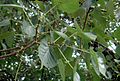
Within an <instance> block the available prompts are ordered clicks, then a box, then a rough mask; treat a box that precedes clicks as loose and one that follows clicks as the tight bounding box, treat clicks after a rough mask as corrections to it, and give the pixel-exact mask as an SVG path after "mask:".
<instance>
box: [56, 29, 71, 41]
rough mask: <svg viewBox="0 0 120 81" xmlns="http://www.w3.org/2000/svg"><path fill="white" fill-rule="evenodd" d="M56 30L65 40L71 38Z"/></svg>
mask: <svg viewBox="0 0 120 81" xmlns="http://www.w3.org/2000/svg"><path fill="white" fill-rule="evenodd" d="M55 32H56V33H57V34H58V35H59V36H61V37H62V38H64V39H65V40H69V37H68V36H67V35H66V34H65V33H63V32H59V31H55Z"/></svg>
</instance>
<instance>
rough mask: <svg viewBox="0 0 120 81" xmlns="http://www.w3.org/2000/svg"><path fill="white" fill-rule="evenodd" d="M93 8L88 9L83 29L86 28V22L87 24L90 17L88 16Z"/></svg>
mask: <svg viewBox="0 0 120 81" xmlns="http://www.w3.org/2000/svg"><path fill="white" fill-rule="evenodd" d="M90 10H91V8H89V9H88V11H87V13H86V16H85V21H84V25H83V30H84V29H85V27H86V24H87V19H88V16H89V12H90Z"/></svg>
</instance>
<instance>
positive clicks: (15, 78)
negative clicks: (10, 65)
mask: <svg viewBox="0 0 120 81" xmlns="http://www.w3.org/2000/svg"><path fill="white" fill-rule="evenodd" d="M21 63H22V60H21V61H20V63H19V65H18V69H17V71H16V75H15V81H17V75H18V72H19V70H20V66H21Z"/></svg>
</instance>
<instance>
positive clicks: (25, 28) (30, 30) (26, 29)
mask: <svg viewBox="0 0 120 81" xmlns="http://www.w3.org/2000/svg"><path fill="white" fill-rule="evenodd" d="M21 29H22V32H23V34H25V35H26V36H27V37H30V38H32V37H34V36H35V28H34V27H33V26H31V25H30V24H29V22H27V21H25V20H24V21H23V23H22V27H21Z"/></svg>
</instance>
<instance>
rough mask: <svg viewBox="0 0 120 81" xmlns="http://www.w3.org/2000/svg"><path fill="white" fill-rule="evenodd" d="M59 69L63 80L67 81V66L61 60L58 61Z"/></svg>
mask: <svg viewBox="0 0 120 81" xmlns="http://www.w3.org/2000/svg"><path fill="white" fill-rule="evenodd" d="M58 67H59V71H60V75H61V77H62V80H63V81H65V65H64V63H63V61H62V60H61V59H59V60H58Z"/></svg>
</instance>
